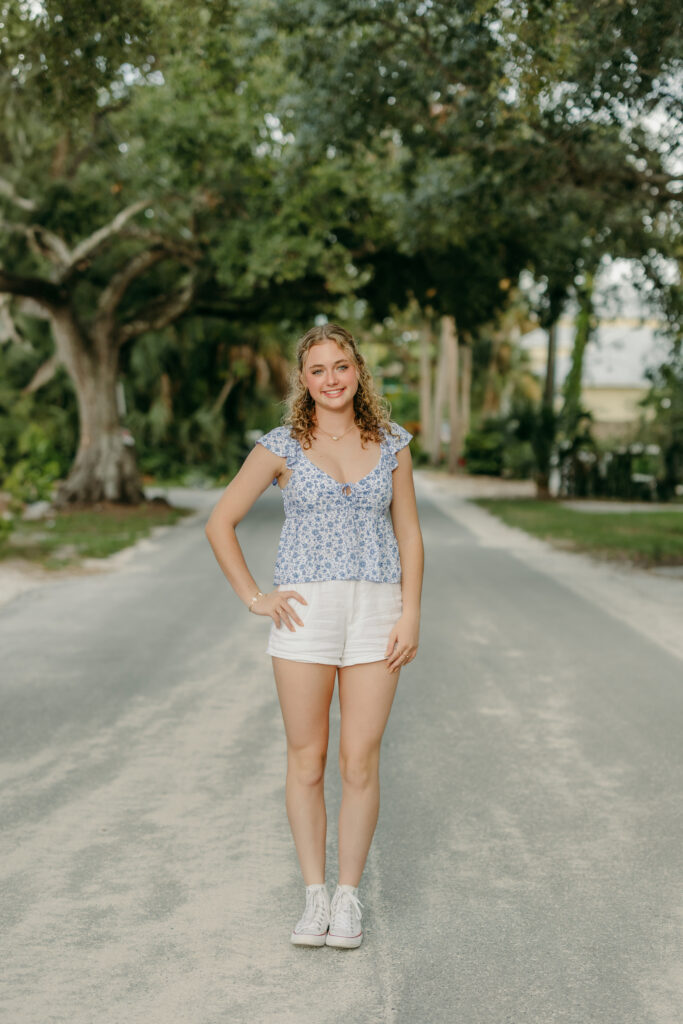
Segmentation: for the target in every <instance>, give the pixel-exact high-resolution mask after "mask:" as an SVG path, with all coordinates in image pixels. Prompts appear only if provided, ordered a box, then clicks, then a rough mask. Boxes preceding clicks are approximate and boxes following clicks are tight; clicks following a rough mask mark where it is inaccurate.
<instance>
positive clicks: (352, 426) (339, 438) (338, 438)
mask: <svg viewBox="0 0 683 1024" xmlns="http://www.w3.org/2000/svg"><path fill="white" fill-rule="evenodd" d="M355 425H356V424H355V421H354V422H353V423H352V424H351V426H350V427H347V428H346V430H345V431H344V434H348V432H349V430H353V428H354V427H355ZM316 427H317V428H318V430H323V428H322V427H321V426H320V425H319V424H318V423H316ZM323 434H327V436H328V437H331V438H332V440H333V441H341V439H342V437H343V436H344V434H330V432H329V430H323Z"/></svg>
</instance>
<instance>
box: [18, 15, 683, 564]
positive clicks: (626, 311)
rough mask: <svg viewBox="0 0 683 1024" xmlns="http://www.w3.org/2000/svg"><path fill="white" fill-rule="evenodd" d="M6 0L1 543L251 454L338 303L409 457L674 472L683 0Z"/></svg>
mask: <svg viewBox="0 0 683 1024" xmlns="http://www.w3.org/2000/svg"><path fill="white" fill-rule="evenodd" d="M0 11H1V15H0V102H1V104H2V127H1V129H0V492H1V493H0V551H2V552H3V553H4V554H5V555H6V554H7V553H8V551H12V550H14V552H15V553H16V551H17V549H18V548H21V549H22V551H23V552H24V553H25V554H28V555H30V554H31V551H32V550H33V549H34V548H35V546H36V545H39V544H40V534H39V533H37V532H36V527H35V525H34V527H33V533H32V534H31V535H30V536H28V535H27V534H23V533H22V532H21V531H22V530H23V529H26V530H28V529H29V527H28V526H25V527H24V526H23V525H22V524H26V523H30V522H31V520H32V519H33V520H39V519H41V518H42V519H43V520H44V519H45V517H46V516H47V523H48V525H50V526H51V527H52V529H53V531H54V529H55V527H56V528H57V530H58V529H59V525H60V522H61V521H62V520H64V519H65V517H67V516H68V515H69V513H70V514H71V516H72V517H73V515H75V514H76V513H77V512H78V514H79V515H82V516H83V518H82V520H81V527H80V530H81V532H83V531H86V532H87V529H88V527H87V523H88V519H87V515H88V514H89V509H90V508H91V507H92V506H96V507H97V509H98V511H99V520H98V521H99V523H100V524H101V523H102V522H103V521H104V519H105V518H106V515H115V518H116V521H117V523H118V527H117V528H118V529H120V524H121V519H122V516H123V515H124V512H125V514H126V515H128V516H129V517H132V516H133V515H134V510H137V513H135V514H143V511H144V515H143V518H146V519H149V518H150V517H151V518H152V519H154V520H155V521H156V520H159V521H166V520H165V519H164V517H168V516H169V515H170V509H168V508H165V507H163V502H159V501H158V502H157V507H156V508H152V507H151V504H150V502H148V501H145V487H146V486H148V485H157V486H158V485H162V486H163V485H172V484H173V485H185V486H191V487H192V486H194V487H196V486H220V485H223V484H225V483H227V482H228V481H229V480H230V479H231V477H232V475H233V474H234V473H235V472H236V470H237V468H238V467H239V465H240V463H241V461H242V459H243V458H244V457H245V455H246V454H247V452H248V451H249V449H250V447H251V445H252V444H253V441H254V438H255V436H258V433H259V432H260V431H264V430H268V429H270V428H271V427H273V426H275V425H277V424H278V423H279V422H280V418H281V416H282V413H283V405H282V399H283V396H284V394H285V393H286V390H287V380H288V374H289V372H290V368H291V365H292V363H291V359H292V352H293V347H294V345H295V343H296V340H297V338H298V337H299V336H300V334H301V333H303V332H304V331H305V330H307V329H308V328H309V327H310V326H311V325H312V324H314V323H322V322H324V321H326V320H329V321H337V322H340V323H342V324H343V325H344V326H346V327H347V328H348V329H350V330H351V331H353V332H354V333H355V335H356V337H357V338H358V340H359V342H360V345H361V347H362V350H363V352H364V353H365V355H366V358H367V359H368V362H369V363H370V365H371V367H372V370H373V373H374V374H375V376H376V379H377V380H378V383H379V385H380V387H381V390H382V392H383V394H384V395H385V396H386V398H387V399H388V400H389V402H390V403H391V409H392V417H393V418H394V419H396V420H397V421H399V422H400V423H402V424H403V425H405V426H406V427H407V428H408V429H409V430H410V431H411V432H413V433H414V435H415V439H414V441H413V442H412V444H411V446H412V449H413V458H414V463H415V465H416V466H424V467H427V468H431V469H432V470H433V471H435V472H442V473H444V474H450V475H456V476H457V475H458V474H462V475H468V476H473V475H484V476H488V477H500V478H501V479H505V478H508V479H518V480H527V481H529V482H530V486H531V487H532V488H533V492H534V493H535V494H536V495H537V496H538V498H539V499H546V500H547V499H548V498H558V497H559V498H562V497H564V498H583V497H585V498H619V499H625V500H634V499H636V500H641V501H658V502H676V500H677V499H679V500H680V498H681V496H682V492H683V487H682V485H683V359H682V356H681V315H680V314H681V307H682V305H683V289H682V286H681V275H680V267H681V258H682V255H683V243H682V238H681V217H680V215H681V200H682V198H683V160H682V154H681V141H682V135H681V110H682V109H683V108H682V106H681V99H682V93H683V85H682V82H683V79H682V75H681V45H680V44H681V31H680V30H681V10H680V7H679V5H677V4H673V3H671V4H662V3H661V2H658V0H657V2H655V0H653V2H647V0H643V2H640V0H639V2H638V4H637V6H636V4H635V2H628V3H626V2H622V0H606V2H603V3H600V4H598V5H596V4H595V3H588V2H583V0H563V2H562V3H559V2H548V3H523V4H519V3H510V2H507V0H502V2H491V0H479V2H468V3H460V2H456V3H453V2H449V3H439V2H430V0H425V2H398V0H393V2H383V3H376V4H375V3H367V2H355V0H351V2H346V3H344V4H339V3H336V2H325V0H303V2H302V0H297V2H293V0H256V2H249V3H246V2H241V0H215V2H207V3H184V4H180V3H176V2H173V0H155V2H154V3H151V2H146V0H121V2H119V3H117V4H116V5H115V6H113V7H112V5H110V4H104V3H102V2H97V0H96V2H90V0H89V2H86V0H76V2H70V3H66V0H26V2H24V0H13V2H11V3H7V2H2V3H0ZM130 521H131V523H132V522H133V518H131V520H130ZM44 525H45V523H43V526H44ZM45 532H46V531H44V533H45ZM12 535H14V537H13V538H12ZM43 541H45V536H43ZM47 543H48V546H50V544H51V543H52V542H51V540H50V537H49V536H48V537H47ZM92 543H93V544H96V546H95V547H94V548H93V547H91V548H89V549H88V551H89V552H90V553H95V554H96V553H106V551H107V550H109V549H108V548H107V542H106V541H105V540H104V539H103V538H102V537H101V536H100V537H99V538H98V539H97V541H96V542H95V540H92ZM112 543H114V542H112ZM12 545H14V547H12ZM97 545H100V546H99V547H97ZM102 545H104V547H102ZM52 547H53V552H52V553H53V555H54V551H55V550H56V548H55V546H54V545H53V546H52ZM68 556H69V550H68V544H67V545H66V550H65V543H64V538H62V542H61V555H60V557H59V558H58V559H57V560H58V561H59V560H61V561H62V562H63V561H65V560H68ZM55 557H56V556H55Z"/></svg>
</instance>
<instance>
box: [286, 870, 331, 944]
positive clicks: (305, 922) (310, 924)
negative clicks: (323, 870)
mask: <svg viewBox="0 0 683 1024" xmlns="http://www.w3.org/2000/svg"><path fill="white" fill-rule="evenodd" d="M329 923H330V896H329V893H328V891H327V888H326V886H325V885H324V884H323V883H319V884H318V885H307V886H306V909H305V910H304V912H303V914H302V916H301V918H300V920H299V921H298V922H297V924H296V925H295V927H294V931H293V932H292V935H291V939H292V942H293V943H294V945H295V946H324V945H325V939H326V937H327V929H328V926H329Z"/></svg>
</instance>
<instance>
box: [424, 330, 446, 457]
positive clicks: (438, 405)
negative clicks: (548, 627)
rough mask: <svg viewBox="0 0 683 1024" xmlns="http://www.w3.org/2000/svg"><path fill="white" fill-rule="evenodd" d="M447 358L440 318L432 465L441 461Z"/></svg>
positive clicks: (433, 416) (433, 409) (433, 405)
mask: <svg viewBox="0 0 683 1024" xmlns="http://www.w3.org/2000/svg"><path fill="white" fill-rule="evenodd" d="M447 359H448V354H447V347H446V343H445V340H444V330H443V318H442V321H441V331H440V337H439V357H438V363H437V367H436V377H435V379H434V402H433V403H432V414H433V415H432V439H431V450H430V460H429V461H430V462H431V464H432V465H433V466H438V464H439V463H440V462H441V421H442V418H443V410H444V406H445V404H446V386H447V384H448V378H447V367H448V362H447Z"/></svg>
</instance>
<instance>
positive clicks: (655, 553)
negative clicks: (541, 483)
mask: <svg viewBox="0 0 683 1024" xmlns="http://www.w3.org/2000/svg"><path fill="white" fill-rule="evenodd" d="M476 504H477V505H481V506H482V507H483V508H486V509H488V510H489V512H493V514H494V515H496V516H498V517H499V518H500V519H502V520H503V522H505V523H507V524H508V525H509V526H518V527H520V528H521V529H522V530H526V531H527V533H531V534H533V535H534V536H535V537H541V538H542V539H543V540H548V541H551V542H552V543H553V544H555V546H556V547H561V548H564V549H569V550H573V551H585V552H588V553H589V554H592V555H596V556H598V557H600V558H605V559H610V560H614V561H628V562H632V563H634V564H635V565H639V566H644V567H649V566H655V565H683V510H678V511H677V510H675V509H672V510H671V511H661V512H660V511H657V512H580V511H578V510H576V509H570V508H564V507H563V506H562V505H560V504H557V503H555V502H553V501H534V500H527V499H525V498H518V499H505V498H503V499H499V498H478V499H476Z"/></svg>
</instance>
